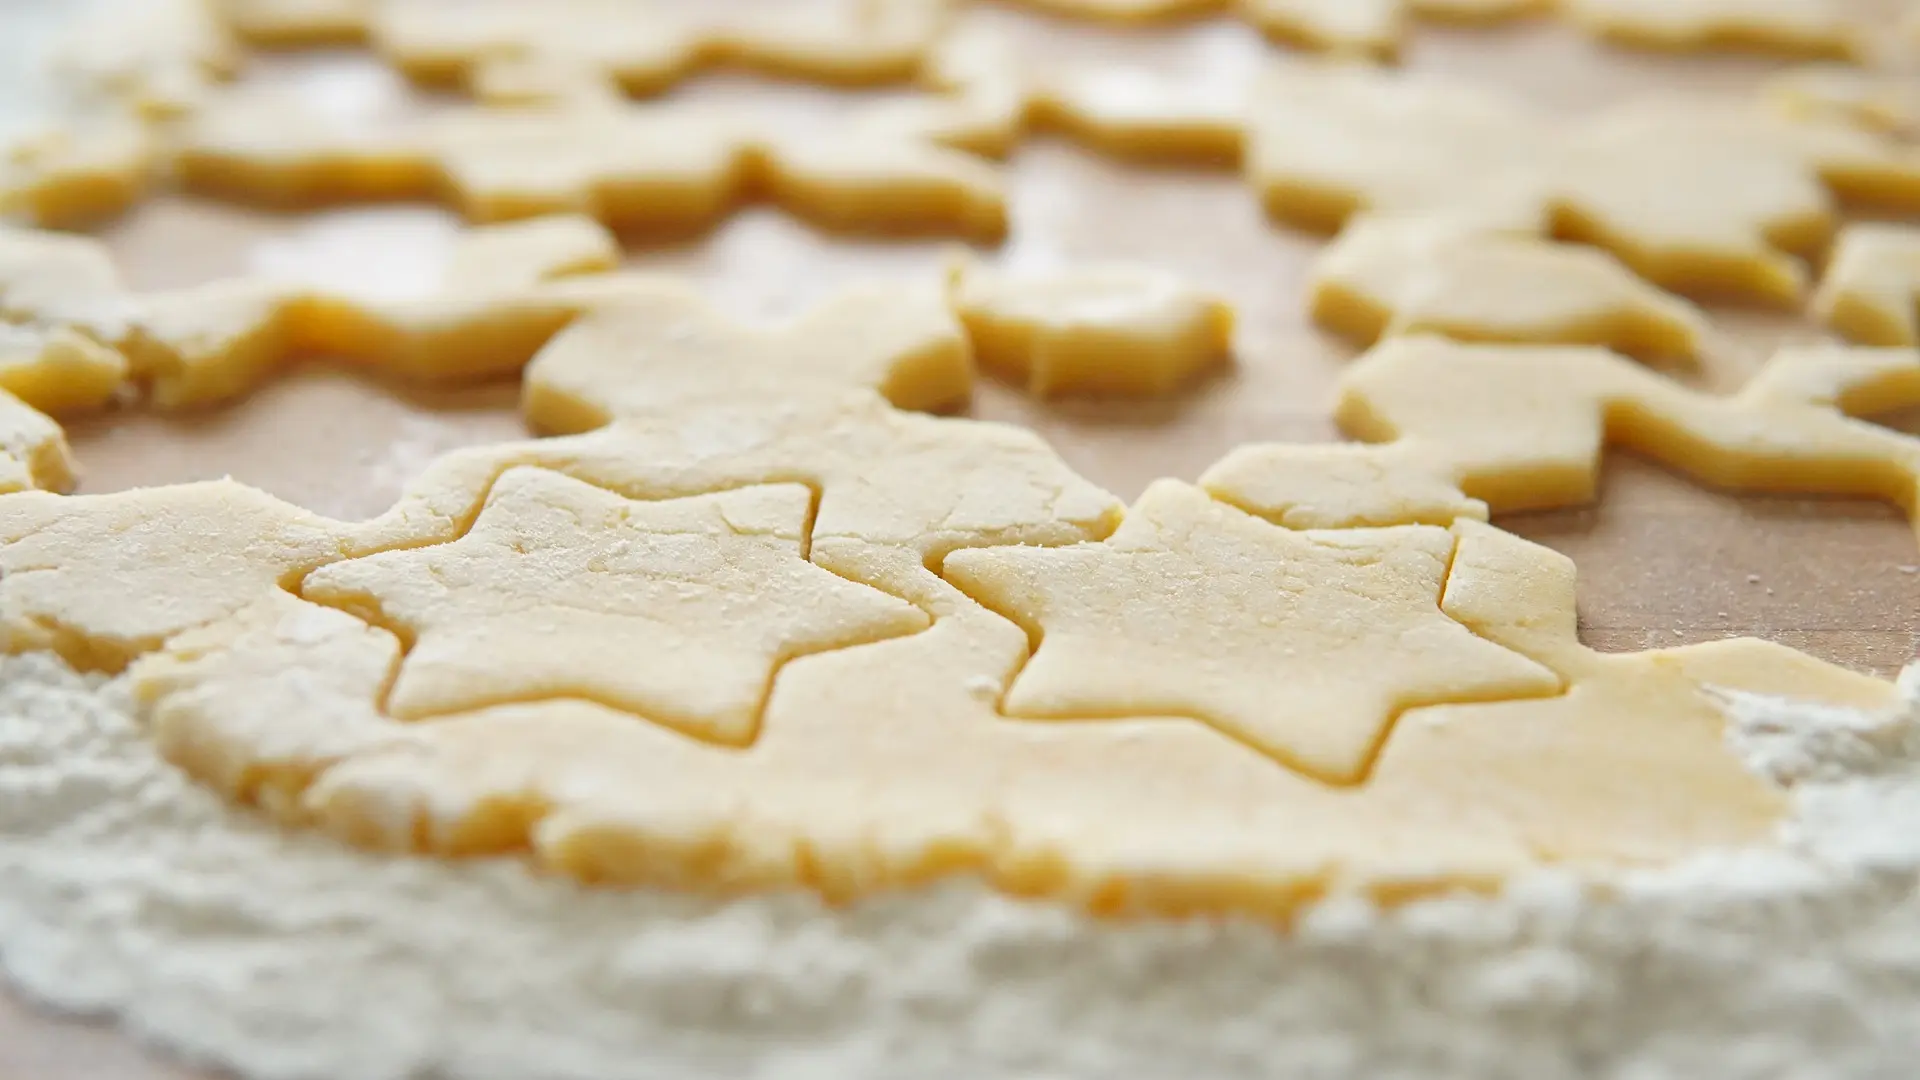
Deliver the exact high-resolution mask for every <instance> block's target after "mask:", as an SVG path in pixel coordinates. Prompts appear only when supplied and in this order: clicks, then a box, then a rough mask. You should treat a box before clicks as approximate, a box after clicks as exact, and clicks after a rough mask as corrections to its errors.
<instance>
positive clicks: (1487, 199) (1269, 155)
mask: <svg viewBox="0 0 1920 1080" xmlns="http://www.w3.org/2000/svg"><path fill="white" fill-rule="evenodd" d="M1246 138H1247V145H1246V161H1245V169H1246V174H1247V179H1248V182H1249V183H1251V184H1252V185H1253V186H1254V189H1255V191H1256V192H1257V193H1258V194H1259V197H1260V199H1261V201H1262V203H1264V204H1265V206H1266V208H1267V212H1268V213H1269V214H1270V215H1272V216H1273V217H1274V218H1276V219H1278V220H1280V221H1283V222H1286V223H1288V224H1291V225H1295V226H1298V227H1301V228H1307V229H1313V230H1317V231H1324V232H1332V231H1335V230H1337V229H1338V228H1340V227H1341V226H1342V225H1344V224H1345V223H1346V221H1347V219H1348V218H1349V217H1350V216H1352V215H1353V214H1355V213H1357V212H1360V211H1363V210H1364V211H1377V212H1382V213H1393V214H1420V215H1424V216H1443V217H1447V218H1454V219H1462V220H1466V221H1469V222H1471V223H1474V224H1477V225H1483V226H1490V227H1495V228H1504V229H1512V230H1521V231H1538V230H1539V229H1540V228H1541V227H1542V226H1543V224H1544V222H1545V220H1546V210H1547V181H1546V171H1545V163H1544V162H1543V161H1542V149H1543V148H1544V147H1547V146H1550V145H1551V144H1552V141H1553V140H1552V135H1551V133H1550V131H1549V129H1548V127H1547V125H1546V123H1545V121H1544V120H1543V119H1542V118H1541V117H1539V116H1537V115H1535V114H1533V113H1532V112H1530V111H1528V110H1527V109H1526V108H1525V107H1524V106H1522V105H1520V104H1519V103H1517V102H1515V101H1514V100H1513V99H1512V98H1510V97H1508V96H1504V95H1495V94H1492V93H1489V92H1484V91H1481V90H1479V89H1478V88H1476V87H1473V86H1471V85H1469V84H1466V83H1464V82H1457V81H1452V80H1442V79H1435V78H1431V77H1426V76H1418V77H1416V76H1408V75H1401V74H1398V73H1394V72H1388V71H1383V70H1381V69H1378V68H1374V67H1370V66H1366V65H1361V64H1332V63H1329V64H1320V65H1292V66H1287V67H1274V68H1273V69H1271V70H1269V71H1268V72H1267V73H1266V74H1265V75H1264V76H1263V77H1262V78H1261V80H1260V81H1259V84H1258V86H1257V87H1256V89H1255V91H1254V105H1253V109H1252V112H1251V115H1250V117H1249V120H1248V126H1247V135H1246Z"/></svg>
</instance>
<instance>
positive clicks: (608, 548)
mask: <svg viewBox="0 0 1920 1080" xmlns="http://www.w3.org/2000/svg"><path fill="white" fill-rule="evenodd" d="M811 501H812V493H811V492H810V491H808V489H807V488H805V487H803V486H801V485H798V484H787V485H780V486H773V487H751V488H743V489H740V490H736V491H731V492H725V493H722V494H716V495H699V496H693V497H691V498H685V499H670V500H667V501H665V502H653V503H647V502H633V501H631V500H628V499H624V498H621V497H620V496H618V495H614V494H611V493H609V492H606V491H602V490H601V489H599V488H595V487H592V486H590V485H588V484H584V483H581V482H580V481H578V480H573V479H569V478H567V477H565V476H562V475H560V474H558V473H552V472H546V471H542V470H537V469H515V470H512V471H510V472H508V473H506V474H505V475H503V476H502V477H501V478H500V479H499V480H498V481H497V482H496V483H495V484H494V485H493V488H492V490H491V491H490V492H489V494H488V496H487V502H486V505H485V506H484V507H483V508H482V509H481V511H480V516H479V518H478V519H477V520H476V521H475V522H474V524H473V528H472V529H470V530H469V531H468V532H467V533H466V534H465V535H463V536H461V537H460V539H458V540H455V541H453V542H452V543H449V544H441V545H434V546H429V547H424V548H416V549H412V550H405V551H389V552H384V553H381V554H377V555H372V556H369V557H367V558H364V559H357V560H353V561H350V562H342V563H335V564H333V565H332V566H326V567H322V568H321V569H319V570H317V571H315V572H314V573H313V574H311V575H309V576H308V577H307V579H306V581H305V582H303V583H302V585H301V587H300V592H301V595H303V596H305V597H306V598H307V599H309V600H315V601H318V602H320V603H324V604H328V605H331V606H334V607H341V608H345V609H346V610H348V611H351V612H354V613H356V614H358V615H360V616H361V617H362V618H365V619H366V620H367V621H368V622H370V623H373V624H374V625H376V626H384V627H389V628H391V629H393V630H394V631H395V632H396V633H398V634H399V635H400V636H401V638H402V640H404V641H406V642H407V643H408V650H407V655H406V660H405V662H404V663H403V664H402V665H401V668H400V674H399V676H398V678H397V679H395V681H394V683H393V688H392V690H391V691H390V693H389V695H388V698H387V702H386V707H387V710H388V712H389V713H390V714H391V715H393V716H394V717H395V718H396V719H401V720H417V719H420V718H422V717H427V716H436V715H441V714H445V713H453V712H461V711H467V710H472V709H477V708H481V707H484V706H488V705H497V704H503V703H506V702H514V701H539V700H547V699H551V698H567V697H572V698H580V699H583V700H586V701H594V702H599V703H601V704H603V705H607V706H609V707H611V708H615V709H624V710H626V711H629V712H632V713H635V714H637V715H638V716H643V717H647V718H649V719H651V720H654V721H657V722H659V723H663V724H667V725H669V726H671V727H675V728H678V729H680V730H682V731H685V732H687V733H688V734H689V735H692V736H694V737H696V738H702V739H709V740H712V741H715V742H722V743H728V744H731V745H744V744H746V743H748V742H750V741H751V740H752V738H753V736H754V733H755V732H756V730H757V729H758V724H759V714H760V710H761V708H762V707H763V705H764V704H765V698H766V695H767V693H768V691H769V689H770V687H771V686H772V684H773V678H774V674H775V672H777V671H778V670H779V668H780V666H781V665H783V664H785V663H786V662H787V661H789V660H792V659H794V658H795V657H799V656H805V655H807V654H809V653H816V652H824V651H827V650H830V649H840V648H846V647H847V646H850V645H857V644H861V643H864V642H868V641H876V640H879V639H882V638H888V637H895V636H898V635H900V634H908V633H913V632H915V631H918V630H923V629H925V628H926V627H927V625H928V619H927V616H926V613H925V612H922V611H921V610H920V609H919V608H916V607H914V606H913V605H912V604H909V603H907V602H906V601H904V600H900V599H897V598H894V597H891V596H888V595H887V594H885V593H883V592H880V591H878V590H876V589H872V588H869V587H867V586H864V585H858V584H855V583H853V582H851V581H847V580H845V579H844V578H840V577H836V576H834V575H833V574H831V573H829V572H827V571H826V570H823V569H821V568H819V567H817V566H815V565H813V564H812V563H809V562H807V560H806V558H805V546H806V543H807V536H806V527H807V519H808V516H809V513H810V503H811Z"/></svg>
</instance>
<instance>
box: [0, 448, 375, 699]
mask: <svg viewBox="0 0 1920 1080" xmlns="http://www.w3.org/2000/svg"><path fill="white" fill-rule="evenodd" d="M350 537H351V529H350V527H348V526H344V525H341V524H340V523H338V522H333V521H328V520H327V519H325V518H322V517H319V516H317V515H314V514H311V513H308V512H307V511H305V510H301V509H300V508H298V507H295V506H291V505H289V504H287V503H283V502H281V501H280V500H278V499H275V498H273V497H271V496H269V495H266V494H264V493H262V492H260V491H256V490H254V489H253V488H249V487H247V486H245V485H243V484H237V483H235V482H233V481H231V480H214V481H207V482H202V483H194V484H181V485H177V486H174V487H164V488H138V489H135V490H132V491H123V492H117V493H115V494H111V495H52V494H48V493H46V492H37V491H30V492H23V493H20V494H14V495H8V496H6V497H5V498H0V649H4V650H5V651H7V652H24V651H27V650H32V649H51V650H53V651H55V652H58V653H59V654H60V655H61V656H62V657H63V658H64V659H65V660H66V661H67V662H68V663H70V664H72V665H73V666H74V667H76V668H79V669H81V670H84V671H108V672H114V671H119V670H121V669H123V668H125V667H126V665H127V664H128V663H129V662H130V661H131V660H133V659H134V658H135V657H137V656H139V655H141V654H142V653H147V652H151V651H153V650H154V649H157V648H159V647H160V646H161V645H162V644H163V643H164V642H165V641H166V640H167V639H169V638H171V637H173V636H174V635H176V634H179V633H181V632H183V631H186V630H190V629H193V628H195V627H199V626H204V625H206V624H209V623H212V622H215V621H217V620H219V619H221V618H222V617H225V616H230V615H233V614H234V613H236V612H238V611H240V610H242V609H244V608H247V607H249V606H251V605H253V604H254V603H256V602H257V601H258V600H259V599H260V598H261V596H262V595H263V594H265V593H269V592H271V591H273V590H275V589H277V588H279V587H281V586H282V585H285V584H287V583H289V582H291V581H294V580H298V578H299V577H300V576H301V575H303V574H305V573H306V572H307V571H308V570H311V569H313V568H314V567H316V566H319V565H321V564H322V563H325V562H328V561H330V560H332V559H337V558H342V557H345V556H346V555H348V554H350V553H351V552H352V550H353V549H352V546H351V543H350Z"/></svg>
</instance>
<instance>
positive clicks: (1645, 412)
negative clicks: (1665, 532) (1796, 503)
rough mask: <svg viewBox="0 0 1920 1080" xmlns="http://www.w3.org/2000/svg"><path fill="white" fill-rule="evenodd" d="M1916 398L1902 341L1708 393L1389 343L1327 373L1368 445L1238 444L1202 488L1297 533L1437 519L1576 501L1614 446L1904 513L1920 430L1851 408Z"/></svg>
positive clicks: (1593, 364) (1775, 369)
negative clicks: (1335, 375) (1869, 418)
mask: <svg viewBox="0 0 1920 1080" xmlns="http://www.w3.org/2000/svg"><path fill="white" fill-rule="evenodd" d="M1916 403H1920V357H1917V356H1916V355H1915V354H1914V352H1913V351H1912V350H1910V349H1856V348H1843V347H1838V346H1814V347H1805V348H1797V349H1784V350H1782V351H1781V352H1780V353H1778V354H1776V355H1775V356H1774V357H1773V359H1772V360H1770V361H1769V362H1768V363H1767V365H1766V366H1765V367H1764V368H1762V369H1761V371H1760V372H1759V373H1758V374H1757V375H1755V376H1754V378H1753V379H1752V380H1751V381H1750V382H1749V383H1748V384H1747V385H1746V386H1745V387H1743V388H1742V389H1741V390H1740V392H1739V393H1737V394H1735V395H1733V396H1731V397H1716V396H1713V395H1710V394H1704V393H1701V392H1698V391H1695V390H1690V389H1688V388H1686V387H1684V386H1682V385H1680V384H1679V383H1677V382H1674V381H1672V380H1671V379H1668V378H1665V377H1664V376H1661V375H1657V374H1654V373H1653V372H1650V371H1648V370H1647V369H1645V368H1643V367H1640V366H1639V365H1637V364H1634V363H1632V362H1630V361H1628V360H1626V359H1625V358H1623V357H1620V356H1616V355H1614V354H1612V353H1609V352H1607V351H1605V350H1603V349H1594V348H1573V347H1542V346H1512V345H1465V344H1458V343H1455V342H1449V341H1445V340H1442V339H1439V338H1431V337H1410V338H1393V339H1390V340H1388V341H1386V342H1384V343H1382V344H1381V345H1379V346H1377V347H1375V348H1374V349H1373V350H1371V351H1370V352H1369V353H1367V354H1366V355H1365V356H1363V357H1361V358H1360V360H1358V361H1357V362H1356V363H1355V364H1354V365H1353V366H1352V367H1350V368H1349V369H1348V370H1347V371H1346V372H1345V373H1344V374H1343V376H1342V377H1341V380H1340V392H1339V401H1338V404H1337V406H1336V409H1335V413H1334V415H1335V419H1336V420H1338V421H1339V423H1340V426H1341V427H1342V428H1343V429H1344V430H1345V431H1347V433H1348V434H1350V435H1353V436H1355V437H1357V438H1360V439H1364V440H1368V442H1369V443H1372V444H1373V445H1348V446H1336V447H1296V446H1289V445H1285V444H1269V445H1249V446H1243V447H1240V448H1239V449H1237V450H1235V451H1233V452H1232V453H1230V454H1228V455H1227V456H1226V457H1225V458H1223V459H1221V460H1220V461H1219V462H1218V463H1217V464H1215V465H1214V466H1213V467H1212V468H1210V469H1208V470H1207V472H1206V473H1205V475H1203V476H1202V477H1201V484H1202V486H1203V487H1205V488H1206V489H1207V490H1208V491H1210V492H1212V493H1213V494H1214V495H1215V497H1217V498H1220V499H1223V500H1225V501H1227V502H1229V503H1231V504H1233V505H1235V506H1238V507H1240V508H1242V509H1244V510H1247V511H1248V512H1250V513H1254V514H1258V515H1260V516H1262V517H1266V518H1269V519H1271V520H1275V521H1280V522H1283V523H1285V524H1288V525H1293V526H1295V527H1322V528H1324V527H1329V526H1332V525H1336V524H1342V523H1355V524H1368V525H1385V524H1398V523H1402V522H1436V523H1445V522H1446V521H1449V520H1452V519H1453V518H1454V517H1479V516H1484V512H1485V509H1486V507H1487V506H1490V507H1491V508H1492V509H1493V511H1494V512H1502V511H1515V510H1529V509H1546V508H1552V507H1562V506H1573V505H1580V504H1584V503H1587V502H1590V501H1592V499H1593V498H1594V493H1595V491H1596V489H1597V485H1598V481H1599V473H1600V464H1601V457H1602V451H1603V450H1604V449H1605V448H1606V447H1607V446H1608V445H1615V446H1620V447H1623V448H1626V449H1630V450H1634V451H1636V452H1638V453H1641V454H1644V455H1646V456H1648V457H1651V458H1653V459H1655V460H1657V461H1659V462H1661V463H1662V464H1665V465H1668V466H1670V467H1672V468H1674V469H1677V470H1680V471H1681V472H1684V473H1687V474H1688V475H1690V476H1692V477H1694V478H1696V479H1698V480H1700V481H1702V482H1705V483H1708V484H1712V485H1714V486H1716V487H1721V488H1726V489H1730V490H1738V491H1766V492H1780V493H1801V494H1810V495H1847V496H1856V497H1865V498H1874V499H1881V500H1884V501H1886V502H1889V503H1892V504H1894V505H1896V506H1899V507H1902V508H1907V509H1911V508H1912V507H1913V506H1914V505H1915V498H1916V492H1917V491H1920V439H1915V438H1914V437H1912V436H1909V435H1904V434H1900V433H1898V432H1895V431H1891V430H1889V429H1887V428H1884V427H1880V426H1878V425H1876V424H1871V423H1867V422H1865V421H1861V420H1854V419H1851V418H1850V417H1851V416H1852V415H1862V416H1866V415H1873V414H1875V413H1878V412H1883V411H1886V410H1890V409H1895V408H1900V407H1903V406H1906V405H1912V404H1916ZM1476 500H1478V501H1479V502H1482V503H1484V504H1485V505H1484V506H1482V505H1477V504H1476Z"/></svg>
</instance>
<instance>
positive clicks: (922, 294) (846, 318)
mask: <svg viewBox="0 0 1920 1080" xmlns="http://www.w3.org/2000/svg"><path fill="white" fill-rule="evenodd" d="M858 388H867V389H871V390H874V391H876V392H878V393H880V394H882V395H883V396H885V397H886V399H887V400H888V401H889V402H891V403H892V404H893V405H895V406H896V407H899V408H903V409H921V410H927V411H938V410H942V409H947V408H953V407H957V406H960V405H964V404H965V403H966V402H967V400H968V398H969V397H971V396H972V393H973V360H972V353H971V350H970V349H969V347H968V343H967V338H966V337H965V335H963V334H962V333H961V329H960V324H959V323H958V322H957V321H956V320H955V319H954V317H953V314H952V313H951V312H950V311H949V310H948V308H947V305H946V302H945V298H944V297H942V296H941V295H940V293H939V291H938V289H936V288H934V287H932V286H928V287H925V288H918V289H916V288H910V287H883V286H868V287H857V288H854V289H850V290H848V291H846V292H843V293H841V294H840V295H839V296H837V297H835V298H834V299H832V300H830V301H828V302H827V303H825V304H823V305H821V306H820V307H818V308H816V309H814V310H813V311H811V312H809V313H807V314H806V315H805V316H803V317H802V318H800V319H799V320H796V321H795V322H794V323H792V324H791V325H788V326H784V327H779V328H776V329H771V330H766V329H754V328H743V327H740V326H738V325H736V324H735V323H734V322H732V321H731V320H729V319H727V318H725V317H723V316H721V315H720V314H719V313H718V312H716V311H714V310H713V309H712V308H711V307H709V306H708V305H707V304H706V303H705V302H704V301H703V300H701V299H700V298H699V297H698V296H696V295H695V294H694V293H693V292H692V291H691V290H690V289H688V288H687V287H686V286H683V285H677V284H670V283H661V284H660V285H659V286H657V287H655V288H653V289H649V290H645V291H640V290H635V291H634V292H633V293H632V294H631V295H627V296H622V297H621V298H620V299H619V301H618V303H617V304H612V305H608V306H607V307H606V308H605V309H603V310H601V311H599V312H597V313H595V314H593V315H590V316H588V317H586V318H584V319H581V320H580V321H579V322H577V323H575V324H574V325H573V326H572V327H570V328H569V329H568V330H567V331H566V332H564V333H562V334H560V335H559V336H558V337H556V338H555V339H554V340H553V341H552V342H551V343H549V344H548V345H547V347H546V348H544V349H542V350H541V351H540V353H539V355H537V356H536V357H535V358H534V360H533V363H532V364H530V365H529V366H528V368H527V373H526V380H525V382H524V384H523V390H522V412H523V414H524V415H525V416H526V419H527V423H528V425H529V426H530V427H532V428H533V429H535V430H537V431H543V432H549V433H566V434H571V433H575V432H582V431H590V430H592V429H594V428H598V427H602V426H604V425H606V424H607V423H609V422H610V421H611V420H612V419H613V418H614V417H615V416H627V417H634V416H643V415H649V414H651V415H656V416H666V415H670V414H671V413H672V412H673V410H675V409H685V408H689V407H693V406H697V405H710V404H743V403H747V402H752V401H770V402H780V403H786V404H789V405H791V404H794V403H797V402H800V401H803V400H806V399H808V398H814V399H819V398H822V397H824V398H826V399H829V400H831V399H835V398H838V397H840V396H842V395H843V394H844V393H845V392H846V391H848V390H853V389H858Z"/></svg>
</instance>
